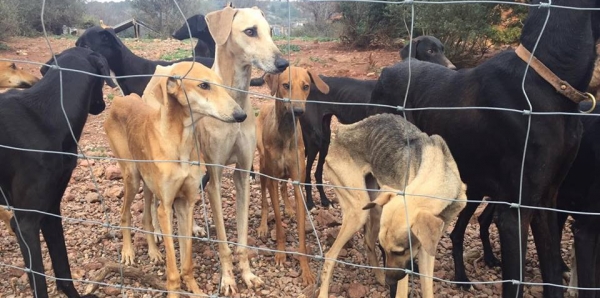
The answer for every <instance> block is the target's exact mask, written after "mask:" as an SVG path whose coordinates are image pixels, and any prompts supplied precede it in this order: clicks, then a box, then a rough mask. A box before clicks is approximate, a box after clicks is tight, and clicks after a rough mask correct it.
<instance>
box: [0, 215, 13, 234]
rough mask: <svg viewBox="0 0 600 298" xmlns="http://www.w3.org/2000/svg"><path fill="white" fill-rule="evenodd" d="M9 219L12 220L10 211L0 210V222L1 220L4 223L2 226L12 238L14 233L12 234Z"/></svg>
mask: <svg viewBox="0 0 600 298" xmlns="http://www.w3.org/2000/svg"><path fill="white" fill-rule="evenodd" d="M11 218H12V213H11V212H10V211H8V210H6V209H4V208H0V220H2V221H3V222H4V225H5V226H6V228H7V229H8V233H9V234H11V235H12V236H14V235H15V233H14V232H13V230H12V228H11V226H10V219H11Z"/></svg>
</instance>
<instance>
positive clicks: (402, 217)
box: [319, 114, 466, 298]
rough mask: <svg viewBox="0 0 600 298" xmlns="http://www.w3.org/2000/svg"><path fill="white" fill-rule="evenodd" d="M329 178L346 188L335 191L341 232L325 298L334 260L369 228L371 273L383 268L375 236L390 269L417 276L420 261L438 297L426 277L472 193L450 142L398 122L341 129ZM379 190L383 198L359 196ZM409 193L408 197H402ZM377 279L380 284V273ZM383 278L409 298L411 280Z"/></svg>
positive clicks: (386, 119) (382, 119) (383, 118)
mask: <svg viewBox="0 0 600 298" xmlns="http://www.w3.org/2000/svg"><path fill="white" fill-rule="evenodd" d="M407 141H408V142H407ZM325 173H326V176H327V178H329V180H330V181H331V183H332V184H333V185H336V186H341V187H348V188H338V187H336V188H334V191H335V193H336V198H337V200H338V201H339V204H340V206H341V208H342V214H343V217H342V227H341V229H340V233H339V234H338V237H337V239H336V240H335V242H334V243H333V245H332V246H331V248H330V249H329V251H328V252H327V254H326V257H327V261H325V264H324V266H323V273H322V275H321V289H320V292H319V298H327V297H329V294H328V291H329V282H330V280H331V276H332V274H333V267H334V265H335V262H334V261H333V260H334V259H336V258H337V256H338V254H339V252H340V250H341V248H342V247H343V246H344V244H346V242H348V240H350V238H352V236H353V235H354V233H356V232H357V231H358V230H359V229H360V228H361V227H362V226H363V225H365V223H367V220H369V223H367V226H366V228H367V232H366V233H365V245H366V247H367V249H368V252H367V256H368V259H369V263H370V265H372V266H379V265H378V261H377V256H376V254H375V237H376V236H377V234H378V235H379V243H380V244H381V246H382V247H383V251H384V253H385V257H386V267H389V268H402V269H411V268H412V267H411V259H412V258H414V257H415V256H416V254H417V253H418V255H419V257H418V258H419V270H420V273H421V274H423V275H422V276H421V286H422V288H423V289H422V295H423V297H433V280H432V279H431V278H428V277H425V276H433V265H434V260H435V257H434V256H435V252H436V247H437V244H438V242H439V240H440V238H441V237H442V234H443V232H444V228H445V227H446V226H447V225H448V224H449V222H450V221H451V220H453V219H454V218H455V217H456V216H457V215H458V213H459V212H460V211H461V210H462V209H463V208H464V206H465V204H466V194H465V193H466V185H465V184H464V183H462V181H461V178H460V174H459V172H458V168H457V166H456V163H455V162H454V158H453V157H452V155H451V154H450V150H449V149H448V146H447V145H446V143H445V142H444V140H443V139H442V138H441V137H440V136H437V135H432V136H428V135H427V134H425V133H423V132H421V131H420V130H419V129H418V128H417V127H416V126H414V125H412V124H410V123H409V122H407V121H406V120H405V119H404V118H402V117H401V116H398V115H391V114H383V115H377V116H372V117H369V118H366V119H365V120H362V121H360V122H357V123H355V124H350V125H339V128H338V132H337V138H336V139H335V140H334V141H333V142H332V143H331V148H330V150H329V155H327V159H326V162H325ZM407 175H408V176H407ZM378 186H382V190H384V191H383V192H380V193H374V192H373V193H368V192H367V191H364V190H358V189H365V188H368V189H376V188H378ZM350 188H352V189H350ZM403 190H405V193H406V197H403V196H402V195H399V194H398V193H399V191H403ZM374 197H376V198H375V199H374V200H372V199H373V198H374ZM436 198H444V199H453V200H452V201H450V200H439V199H436ZM375 207H376V208H375ZM379 207H381V208H379ZM367 209H371V210H370V211H366V210H367ZM407 223H408V224H409V226H407ZM411 246H412V247H411ZM411 253H412V254H411ZM330 259H331V260H330ZM376 275H378V279H380V278H382V273H381V270H377V272H376ZM385 275H386V277H385V279H386V282H387V283H389V284H394V283H395V282H396V281H398V280H401V281H400V284H399V287H398V293H399V295H400V296H399V297H407V295H408V278H407V277H406V274H405V272H404V271H400V270H386V272H385ZM392 296H393V294H392Z"/></svg>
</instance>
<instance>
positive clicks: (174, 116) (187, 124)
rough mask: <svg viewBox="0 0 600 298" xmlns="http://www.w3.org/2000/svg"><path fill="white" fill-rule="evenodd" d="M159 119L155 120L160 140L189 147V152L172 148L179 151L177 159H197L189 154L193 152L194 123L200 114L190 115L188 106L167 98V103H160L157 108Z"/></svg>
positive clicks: (181, 146)
mask: <svg viewBox="0 0 600 298" xmlns="http://www.w3.org/2000/svg"><path fill="white" fill-rule="evenodd" d="M158 113H159V117H157V118H158V119H159V120H158V121H157V123H156V124H157V127H156V128H157V130H158V131H159V133H160V135H161V138H162V140H165V141H166V142H162V143H163V146H164V143H171V144H177V146H178V147H179V148H191V149H192V150H191V151H190V152H181V151H180V150H174V151H173V152H179V155H180V156H177V157H176V158H177V159H182V160H183V159H187V160H189V159H191V160H197V157H195V156H193V155H192V156H190V154H191V153H192V152H194V148H195V146H193V142H194V134H193V130H194V126H193V125H194V124H195V123H196V122H197V121H198V120H199V119H200V118H202V116H201V115H198V114H194V115H191V114H190V111H189V108H188V107H184V106H181V105H180V104H179V103H176V102H174V101H172V100H169V102H168V103H167V105H165V106H163V105H161V106H160V108H159V111H158ZM167 140H168V141H167Z"/></svg>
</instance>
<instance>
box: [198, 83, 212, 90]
mask: <svg viewBox="0 0 600 298" xmlns="http://www.w3.org/2000/svg"><path fill="white" fill-rule="evenodd" d="M198 87H200V89H204V90H210V85H209V84H208V83H206V82H204V83H200V85H198Z"/></svg>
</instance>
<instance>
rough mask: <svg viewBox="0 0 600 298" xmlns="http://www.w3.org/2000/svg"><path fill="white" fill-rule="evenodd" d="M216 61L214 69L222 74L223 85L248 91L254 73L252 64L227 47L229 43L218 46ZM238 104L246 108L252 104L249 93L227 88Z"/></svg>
mask: <svg viewBox="0 0 600 298" xmlns="http://www.w3.org/2000/svg"><path fill="white" fill-rule="evenodd" d="M215 51H216V53H215V63H214V64H213V67H212V69H213V70H214V71H215V72H216V73H217V74H219V75H220V76H221V79H222V80H223V85H225V86H230V87H233V88H235V89H238V90H243V91H248V89H250V76H251V75H252V64H250V63H248V62H245V61H243V60H242V59H240V58H239V57H236V55H234V54H233V52H232V51H230V50H229V49H228V48H227V44H225V45H223V46H219V45H217V46H216V50H215ZM227 92H229V94H230V95H231V97H233V99H234V100H235V101H236V102H237V104H239V105H240V107H242V109H244V110H246V109H247V108H248V107H249V106H250V104H249V102H248V93H246V92H240V91H236V90H227Z"/></svg>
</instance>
